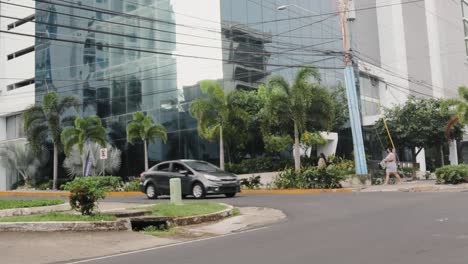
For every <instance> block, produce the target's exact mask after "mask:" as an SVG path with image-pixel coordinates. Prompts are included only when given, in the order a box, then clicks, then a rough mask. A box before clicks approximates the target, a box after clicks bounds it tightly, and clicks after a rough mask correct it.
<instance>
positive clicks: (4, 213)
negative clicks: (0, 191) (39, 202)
mask: <svg viewBox="0 0 468 264" xmlns="http://www.w3.org/2000/svg"><path fill="white" fill-rule="evenodd" d="M68 210H71V207H70V205H69V204H68V203H63V204H59V205H50V206H39V207H28V208H12V209H4V210H0V218H4V217H12V216H21V215H31V214H40V213H48V212H61V211H68Z"/></svg>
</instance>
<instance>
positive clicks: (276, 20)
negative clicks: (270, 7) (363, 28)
mask: <svg viewBox="0 0 468 264" xmlns="http://www.w3.org/2000/svg"><path fill="white" fill-rule="evenodd" d="M422 1H425V0H412V1H407V2H402V3H396V4H387V5H380V6H371V7H363V8H356V9H353V10H348V11H346V12H359V11H365V10H372V9H378V8H384V7H389V6H396V5H405V4H411V3H417V2H422ZM341 13H343V11H338V12H329V13H321V14H317V15H309V16H301V17H291V18H281V19H274V20H268V21H262V22H255V23H247V25H258V24H265V23H273V22H280V21H287V20H295V19H303V18H311V17H320V16H326V15H333V14H341Z"/></svg>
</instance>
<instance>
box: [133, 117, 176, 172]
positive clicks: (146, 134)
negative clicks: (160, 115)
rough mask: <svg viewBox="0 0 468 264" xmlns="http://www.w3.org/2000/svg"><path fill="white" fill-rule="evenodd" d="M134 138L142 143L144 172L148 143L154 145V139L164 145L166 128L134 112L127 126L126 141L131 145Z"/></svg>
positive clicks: (146, 167)
mask: <svg viewBox="0 0 468 264" xmlns="http://www.w3.org/2000/svg"><path fill="white" fill-rule="evenodd" d="M136 138H137V139H141V140H142V141H143V145H144V152H145V171H146V170H148V141H150V142H151V143H153V144H156V138H160V139H161V140H162V141H163V142H164V143H166V141H167V133H166V128H164V126H162V125H159V124H158V125H155V124H154V122H153V118H151V116H147V115H145V114H143V113H142V112H136V113H134V114H133V121H131V122H130V123H129V124H128V125H127V141H128V142H129V143H130V144H133V140H134V139H136Z"/></svg>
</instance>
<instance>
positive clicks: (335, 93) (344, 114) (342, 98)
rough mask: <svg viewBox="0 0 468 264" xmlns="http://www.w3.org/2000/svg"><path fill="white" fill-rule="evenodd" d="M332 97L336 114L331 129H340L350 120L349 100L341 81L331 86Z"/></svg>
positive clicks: (334, 113)
mask: <svg viewBox="0 0 468 264" xmlns="http://www.w3.org/2000/svg"><path fill="white" fill-rule="evenodd" d="M331 98H332V103H333V116H334V118H333V122H332V124H331V127H332V129H331V130H332V131H338V130H340V129H341V128H342V127H343V125H344V124H345V123H346V122H348V120H349V109H348V100H347V98H346V92H345V88H344V87H343V84H342V83H341V82H340V83H338V84H337V85H335V86H333V87H332V88H331Z"/></svg>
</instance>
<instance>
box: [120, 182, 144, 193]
mask: <svg viewBox="0 0 468 264" xmlns="http://www.w3.org/2000/svg"><path fill="white" fill-rule="evenodd" d="M123 190H124V191H125V192H138V191H140V180H139V179H135V180H132V181H129V182H126V183H125V184H124V187H123Z"/></svg>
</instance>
